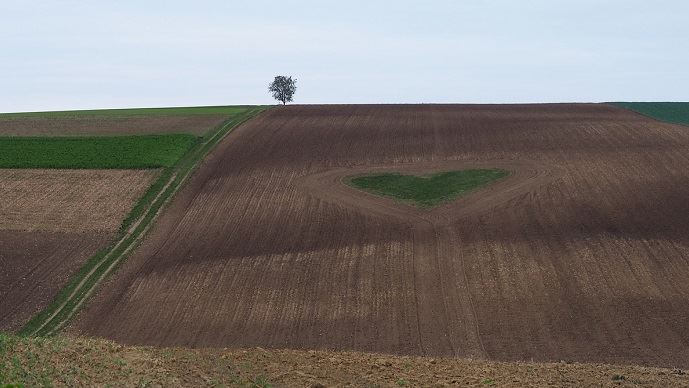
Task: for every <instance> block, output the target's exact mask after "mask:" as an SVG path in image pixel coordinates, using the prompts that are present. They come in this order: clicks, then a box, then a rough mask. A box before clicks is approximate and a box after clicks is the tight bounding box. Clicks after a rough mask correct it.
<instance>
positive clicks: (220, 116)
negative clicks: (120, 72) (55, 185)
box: [0, 106, 246, 136]
mask: <svg viewBox="0 0 689 388" xmlns="http://www.w3.org/2000/svg"><path fill="white" fill-rule="evenodd" d="M245 109H246V108H245V107H239V106H226V107H222V106H217V107H192V108H144V109H109V110H84V111H59V112H28V113H6V114H0V136H76V135H140V134H159V133H190V134H194V135H198V136H201V135H204V134H205V133H207V132H208V131H209V130H210V129H212V128H215V127H216V126H218V125H220V124H221V123H222V122H223V121H224V120H227V118H228V117H229V116H233V115H236V114H239V113H241V112H242V111H243V110H245Z"/></svg>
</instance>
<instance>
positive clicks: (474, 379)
mask: <svg viewBox="0 0 689 388" xmlns="http://www.w3.org/2000/svg"><path fill="white" fill-rule="evenodd" d="M5 349H6V350H5V353H3V354H0V371H2V370H3V366H4V370H5V378H6V379H7V381H6V382H8V383H11V382H25V383H26V386H34V385H44V384H45V381H46V380H47V381H50V382H52V383H53V384H54V385H55V386H108V385H112V386H127V387H131V386H164V387H168V386H184V387H217V386H239V387H250V386H265V385H259V383H267V384H270V386H277V387H344V386H349V387H352V386H353V387H400V386H408V387H447V386H463V387H466V386H472V387H519V388H522V387H546V386H556V387H687V386H689V373H687V372H685V371H682V370H680V369H661V368H649V367H640V366H616V365H606V364H581V363H564V362H558V363H545V364H544V363H533V362H513V363H506V362H494V361H482V360H467V359H451V358H429V357H409V356H401V357H400V356H391V355H385V354H370V353H358V352H326V351H305V350H265V349H260V348H257V349H256V348H255V349H240V350H226V349H182V348H153V347H129V346H122V345H119V344H115V343H113V342H110V341H103V340H93V339H83V338H78V339H72V338H64V337H54V338H49V339H28V340H27V339H20V340H13V339H10V340H9V341H6V343H5ZM16 360H18V361H16ZM17 365H20V367H17ZM15 376H16V377H15ZM0 379H1V377H0ZM0 382H2V381H1V380H0ZM39 382H40V384H39ZM253 384H256V385H253Z"/></svg>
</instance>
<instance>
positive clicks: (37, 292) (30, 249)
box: [0, 230, 111, 331]
mask: <svg viewBox="0 0 689 388" xmlns="http://www.w3.org/2000/svg"><path fill="white" fill-rule="evenodd" d="M110 237H111V236H109V235H107V234H104V233H65V232H62V233H60V232H43V231H33V232H21V231H8V230H0V312H2V314H0V330H1V331H5V330H8V331H14V330H18V329H20V328H21V326H22V325H24V324H25V323H26V322H28V320H29V319H31V317H32V316H34V315H35V314H37V313H38V312H39V311H41V310H42V309H44V308H45V307H46V306H47V305H48V304H49V303H50V302H51V301H52V300H53V298H55V295H57V293H58V291H60V289H61V288H62V287H64V285H65V284H67V282H68V281H69V278H70V276H72V275H73V274H74V273H75V272H76V271H77V270H78V269H79V267H81V265H82V264H84V263H85V262H86V260H88V259H89V257H91V256H92V255H93V254H94V253H96V252H97V251H98V249H99V248H102V247H104V246H105V245H106V244H107V243H108V240H109V238H110Z"/></svg>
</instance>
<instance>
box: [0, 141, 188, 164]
mask: <svg viewBox="0 0 689 388" xmlns="http://www.w3.org/2000/svg"><path fill="white" fill-rule="evenodd" d="M198 142H199V138H198V137H196V136H193V135H186V134H166V135H143V136H111V137H101V136H98V137H0V168H74V169H76V168H79V169H94V168H124V169H140V168H160V167H172V166H173V165H174V164H175V163H176V162H177V161H178V160H179V159H180V158H181V157H182V156H183V155H184V154H186V153H187V152H188V151H189V149H191V148H192V147H193V146H194V145H195V144H196V143H198Z"/></svg>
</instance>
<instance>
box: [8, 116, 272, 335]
mask: <svg viewBox="0 0 689 388" xmlns="http://www.w3.org/2000/svg"><path fill="white" fill-rule="evenodd" d="M268 108H269V107H266V106H256V107H250V108H247V109H246V110H245V111H244V112H242V113H239V114H237V115H236V116H233V117H231V118H230V119H228V120H227V121H225V122H223V123H222V124H221V125H219V126H218V127H217V128H216V130H214V131H212V132H211V133H209V134H208V135H207V136H205V137H204V138H203V139H202V141H200V142H198V143H197V144H196V145H195V146H194V147H193V148H192V149H190V150H189V152H187V153H186V154H185V155H184V156H183V157H182V158H181V159H180V160H179V161H178V162H177V163H176V164H175V165H174V166H172V167H169V168H167V169H165V170H164V172H163V173H162V174H161V176H160V178H159V179H158V180H157V181H156V182H155V183H154V184H153V185H152V186H151V188H150V189H149V190H148V192H147V193H146V194H145V195H144V196H143V197H142V198H141V199H140V200H139V202H138V203H137V204H136V205H135V206H134V208H133V210H132V211H131V213H130V214H129V215H128V216H127V218H126V219H125V220H124V222H123V224H122V227H121V228H120V233H119V237H118V238H116V239H115V241H114V242H113V243H112V244H111V245H110V246H108V247H107V248H104V249H102V250H101V251H99V252H98V253H96V254H95V255H94V256H93V257H92V258H91V259H90V260H89V261H88V262H87V263H86V264H85V265H84V266H82V268H81V269H80V270H79V272H78V273H77V274H76V275H75V276H73V277H72V279H71V280H70V282H69V283H68V284H67V286H66V287H64V288H63V289H62V291H60V293H58V295H57V297H56V298H55V299H54V300H53V302H51V303H50V305H48V307H47V308H45V309H44V310H43V311H41V312H40V313H39V314H37V315H36V316H35V317H34V318H32V319H31V320H30V321H29V322H28V323H27V324H26V325H25V326H24V327H23V328H22V329H21V330H20V331H19V335H23V336H45V335H52V334H55V333H57V332H58V331H59V330H60V329H62V328H63V327H64V325H65V324H66V323H67V322H69V320H70V319H71V318H72V317H73V316H74V315H75V314H76V312H78V310H79V308H80V307H81V306H82V305H83V303H84V302H85V301H86V300H87V299H88V297H89V296H91V295H92V294H93V292H94V291H95V289H96V288H97V286H98V285H99V284H100V283H101V282H102V281H103V280H104V279H105V278H106V277H107V276H108V275H109V274H111V273H112V272H113V271H114V270H115V269H116V268H117V267H118V266H119V264H121V262H122V260H123V259H124V258H126V256H127V255H128V254H129V253H130V252H131V251H132V250H133V249H134V248H135V247H136V246H137V245H138V243H139V242H140V241H141V239H142V238H143V237H144V236H145V235H146V233H147V232H148V230H149V229H150V227H151V226H152V224H153V221H154V220H155V219H156V217H157V216H158V215H159V214H160V213H161V211H162V210H163V209H164V207H165V205H166V204H167V203H169V201H170V200H171V199H172V197H173V196H174V194H175V193H176V192H177V191H178V190H179V189H180V187H181V186H182V185H183V184H184V182H185V181H186V179H187V178H188V177H189V175H190V174H191V173H192V172H193V171H194V169H195V168H196V166H197V165H198V163H199V162H200V161H201V160H202V159H203V157H204V156H205V155H206V154H208V152H209V151H210V150H211V149H212V148H213V147H214V146H215V145H216V144H218V143H219V142H220V141H221V140H222V139H223V138H225V136H227V135H228V134H229V133H230V132H231V131H232V130H233V129H234V128H235V127H237V126H238V125H240V124H242V123H244V122H245V121H247V120H249V119H250V118H252V117H254V116H256V115H258V114H259V113H261V112H263V111H265V110H266V109H268Z"/></svg>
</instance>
